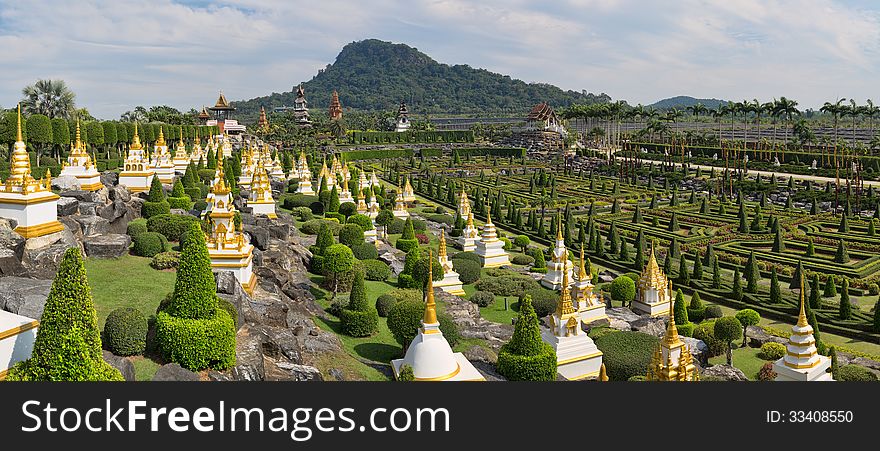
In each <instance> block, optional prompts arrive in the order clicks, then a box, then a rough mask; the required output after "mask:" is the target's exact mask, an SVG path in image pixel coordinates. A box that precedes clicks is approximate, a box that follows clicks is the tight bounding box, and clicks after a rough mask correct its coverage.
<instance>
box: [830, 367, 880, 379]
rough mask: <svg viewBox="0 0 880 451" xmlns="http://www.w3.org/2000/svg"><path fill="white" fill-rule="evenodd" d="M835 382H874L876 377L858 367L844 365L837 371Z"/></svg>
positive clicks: (867, 370)
mask: <svg viewBox="0 0 880 451" xmlns="http://www.w3.org/2000/svg"><path fill="white" fill-rule="evenodd" d="M837 380H839V381H848V382H874V381H876V380H877V375H876V374H874V373H873V372H871V370H869V369H867V368H865V367H862V366H858V365H844V366H842V367H840V369H839V370H837Z"/></svg>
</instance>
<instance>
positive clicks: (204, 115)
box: [199, 106, 211, 119]
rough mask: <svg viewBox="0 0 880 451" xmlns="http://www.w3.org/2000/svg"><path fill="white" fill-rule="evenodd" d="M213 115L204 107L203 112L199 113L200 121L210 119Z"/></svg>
mask: <svg viewBox="0 0 880 451" xmlns="http://www.w3.org/2000/svg"><path fill="white" fill-rule="evenodd" d="M210 117H211V115H210V114H208V109H207V108H205V107H204V106H203V107H202V111H201V112H200V113H199V119H208V118H210Z"/></svg>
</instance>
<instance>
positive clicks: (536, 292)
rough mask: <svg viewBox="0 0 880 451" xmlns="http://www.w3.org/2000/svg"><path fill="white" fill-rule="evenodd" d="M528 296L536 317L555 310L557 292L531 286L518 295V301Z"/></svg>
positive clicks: (557, 298) (541, 316)
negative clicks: (531, 287)
mask: <svg viewBox="0 0 880 451" xmlns="http://www.w3.org/2000/svg"><path fill="white" fill-rule="evenodd" d="M526 296H530V297H531V298H532V307H533V308H534V309H535V314H536V315H538V318H543V317H545V316H547V315H549V314H551V313H553V312H554V311H556V304H557V303H558V302H559V293H558V292H556V291H552V290H547V289H545V288H533V289H531V290H526V291H524V292H523V293H522V294H520V295H519V301H520V302H521V301H522V300H523V298H525V297H526Z"/></svg>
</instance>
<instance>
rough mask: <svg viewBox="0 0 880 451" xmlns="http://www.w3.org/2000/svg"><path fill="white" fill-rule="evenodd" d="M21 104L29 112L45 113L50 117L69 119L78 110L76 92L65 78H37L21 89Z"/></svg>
mask: <svg viewBox="0 0 880 451" xmlns="http://www.w3.org/2000/svg"><path fill="white" fill-rule="evenodd" d="M21 93H22V94H23V95H24V99H22V101H21V106H22V107H23V108H24V110H25V111H26V112H28V113H29V114H44V115H46V116H49V118H56V117H60V118H65V119H69V118H70V117H71V116H72V115H73V114H74V112H75V111H76V106H75V100H76V94H74V93H73V91H71V90H70V89H69V88H68V87H67V84H66V83H64V80H37V82H36V83H34V84H32V85H30V86H25V88H24V89H22V90H21Z"/></svg>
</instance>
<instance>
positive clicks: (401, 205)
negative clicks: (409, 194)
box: [392, 191, 409, 219]
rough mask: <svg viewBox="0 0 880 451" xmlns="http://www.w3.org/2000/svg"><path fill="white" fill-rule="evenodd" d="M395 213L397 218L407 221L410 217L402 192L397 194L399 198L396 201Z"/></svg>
mask: <svg viewBox="0 0 880 451" xmlns="http://www.w3.org/2000/svg"><path fill="white" fill-rule="evenodd" d="M392 213H394V217H395V218H400V219H406V218H408V217H409V211H408V210H407V209H406V203H405V202H404V201H403V193H401V192H400V191H398V192H397V198H395V200H394V211H392Z"/></svg>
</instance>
